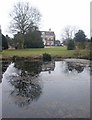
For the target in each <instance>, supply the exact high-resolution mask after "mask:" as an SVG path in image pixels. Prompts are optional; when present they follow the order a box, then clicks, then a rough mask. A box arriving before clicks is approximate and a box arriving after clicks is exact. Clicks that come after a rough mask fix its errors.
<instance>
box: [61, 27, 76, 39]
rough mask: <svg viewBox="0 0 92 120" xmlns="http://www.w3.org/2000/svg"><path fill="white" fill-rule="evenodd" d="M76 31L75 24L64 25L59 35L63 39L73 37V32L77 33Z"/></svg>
mask: <svg viewBox="0 0 92 120" xmlns="http://www.w3.org/2000/svg"><path fill="white" fill-rule="evenodd" d="M77 31H78V27H76V26H66V27H65V28H64V30H63V33H62V35H61V36H62V39H63V41H65V40H66V41H67V40H69V39H73V38H74V35H75V33H77Z"/></svg>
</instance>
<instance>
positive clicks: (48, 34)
mask: <svg viewBox="0 0 92 120" xmlns="http://www.w3.org/2000/svg"><path fill="white" fill-rule="evenodd" d="M41 33H42V35H41V37H42V40H43V42H44V45H45V46H54V45H55V33H54V32H53V31H51V29H49V31H41Z"/></svg>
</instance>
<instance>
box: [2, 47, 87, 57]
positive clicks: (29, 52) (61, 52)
mask: <svg viewBox="0 0 92 120" xmlns="http://www.w3.org/2000/svg"><path fill="white" fill-rule="evenodd" d="M43 53H49V54H51V56H52V57H67V58H68V57H78V56H80V57H87V56H88V57H89V51H88V50H85V49H84V50H67V48H66V47H48V48H36V49H34V48H33V49H22V50H19V49H18V50H4V51H3V52H2V57H12V56H19V57H35V56H39V55H42V54H43Z"/></svg>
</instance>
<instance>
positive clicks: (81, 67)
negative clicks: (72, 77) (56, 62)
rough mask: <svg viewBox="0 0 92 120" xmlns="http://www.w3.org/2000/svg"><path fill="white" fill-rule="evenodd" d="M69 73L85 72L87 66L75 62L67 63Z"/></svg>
mask: <svg viewBox="0 0 92 120" xmlns="http://www.w3.org/2000/svg"><path fill="white" fill-rule="evenodd" d="M66 64H67V67H66V69H68V71H73V70H75V71H77V72H78V73H81V72H83V70H84V67H85V65H83V64H79V63H73V62H66Z"/></svg>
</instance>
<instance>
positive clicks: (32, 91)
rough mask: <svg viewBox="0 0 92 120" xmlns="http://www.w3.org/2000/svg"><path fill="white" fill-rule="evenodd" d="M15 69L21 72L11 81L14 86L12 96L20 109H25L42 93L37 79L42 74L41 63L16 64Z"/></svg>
mask: <svg viewBox="0 0 92 120" xmlns="http://www.w3.org/2000/svg"><path fill="white" fill-rule="evenodd" d="M15 67H17V69H19V70H20V71H21V72H19V74H18V76H13V77H12V79H11V80H10V83H11V85H12V86H13V90H12V91H11V96H13V98H14V100H15V103H16V104H17V105H18V106H19V107H24V106H26V105H29V104H30V103H31V102H32V101H33V100H37V99H38V98H39V97H40V95H41V93H42V89H41V85H40V82H39V79H38V78H37V77H38V74H39V73H40V72H41V63H39V62H24V61H22V62H15Z"/></svg>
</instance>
